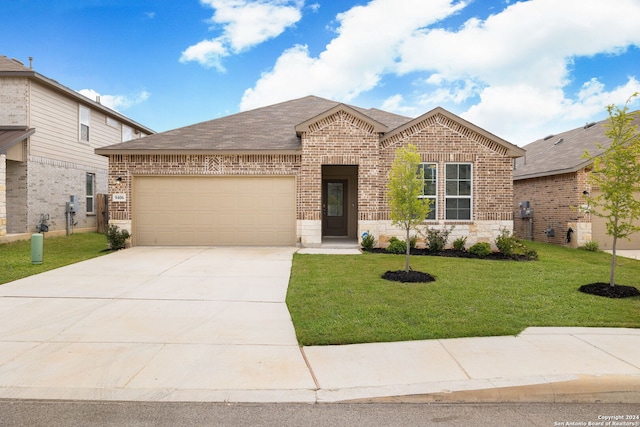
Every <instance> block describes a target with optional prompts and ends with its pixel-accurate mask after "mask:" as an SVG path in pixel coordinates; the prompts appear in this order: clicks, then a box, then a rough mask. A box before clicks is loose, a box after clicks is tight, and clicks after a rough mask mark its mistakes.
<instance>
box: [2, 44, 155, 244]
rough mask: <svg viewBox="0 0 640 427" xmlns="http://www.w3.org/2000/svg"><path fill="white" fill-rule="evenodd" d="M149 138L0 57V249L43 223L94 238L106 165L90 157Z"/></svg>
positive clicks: (51, 230) (136, 126) (118, 116)
mask: <svg viewBox="0 0 640 427" xmlns="http://www.w3.org/2000/svg"><path fill="white" fill-rule="evenodd" d="M151 133H153V131H152V130H150V129H148V128H146V127H144V126H142V125H140V124H138V123H136V122H134V121H132V120H130V119H128V118H127V117H125V116H123V115H121V114H119V113H117V112H115V111H113V110H111V109H109V108H107V107H105V106H103V105H101V104H100V103H99V102H95V101H92V100H90V99H88V98H86V97H84V96H82V95H80V94H79V93H77V92H75V91H73V90H71V89H69V88H67V87H65V86H63V85H61V84H60V83H58V82H56V81H54V80H51V79H50V78H47V77H45V76H43V75H41V74H38V73H37V72H35V71H34V70H33V69H32V68H30V67H29V68H27V67H25V66H24V65H23V64H22V63H21V62H19V61H17V60H15V59H9V58H7V57H6V56H0V242H3V241H9V240H16V239H20V238H26V237H28V236H30V234H31V233H34V232H36V230H37V227H38V226H39V225H40V224H42V223H43V222H44V224H46V225H47V226H48V230H49V233H50V234H64V233H66V232H67V229H69V230H70V231H73V230H76V231H88V230H92V231H95V230H96V222H97V218H96V216H97V214H98V213H99V212H97V204H96V195H97V194H99V193H104V194H106V193H107V174H108V161H107V159H105V158H104V157H103V156H99V155H96V154H95V153H94V150H95V149H96V148H98V147H102V146H105V145H111V144H115V143H118V142H122V141H126V140H128V139H132V138H140V137H141V136H144V135H148V134H151ZM71 196H75V200H76V203H75V205H74V206H72V207H71V206H70V207H67V202H70V201H71ZM68 210H69V211H70V210H73V211H75V212H69V213H68V212H67V211H68Z"/></svg>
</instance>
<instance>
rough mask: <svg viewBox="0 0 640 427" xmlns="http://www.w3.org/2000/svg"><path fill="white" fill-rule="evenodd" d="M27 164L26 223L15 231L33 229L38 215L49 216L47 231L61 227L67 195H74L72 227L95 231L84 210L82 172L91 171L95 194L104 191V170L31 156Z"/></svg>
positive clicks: (84, 192)
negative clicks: (76, 202)
mask: <svg viewBox="0 0 640 427" xmlns="http://www.w3.org/2000/svg"><path fill="white" fill-rule="evenodd" d="M27 167H28V170H29V178H28V183H27V186H28V189H27V191H28V207H27V222H26V224H25V225H24V226H25V229H24V230H22V231H15V232H23V233H24V232H28V233H30V232H33V231H34V230H35V227H36V225H37V224H38V223H39V222H40V215H41V214H48V215H49V222H48V223H49V231H56V230H60V231H62V230H65V229H66V217H65V207H66V202H68V201H69V196H71V195H74V196H77V197H78V202H79V206H78V208H77V213H76V215H75V216H74V221H75V222H77V225H75V226H74V229H75V230H76V231H88V230H91V229H94V230H95V228H96V226H97V223H96V216H95V215H88V214H87V210H86V209H87V206H86V174H87V173H93V174H95V176H96V178H95V186H96V194H99V193H106V192H107V171H106V170H104V169H97V168H92V167H88V166H83V165H77V164H74V163H68V162H61V161H57V160H51V159H45V158H39V157H35V156H30V158H29V162H28V165H27Z"/></svg>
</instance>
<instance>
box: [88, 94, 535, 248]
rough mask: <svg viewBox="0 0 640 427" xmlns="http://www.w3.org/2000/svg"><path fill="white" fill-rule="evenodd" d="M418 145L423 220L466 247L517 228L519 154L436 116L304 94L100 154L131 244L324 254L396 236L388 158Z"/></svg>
mask: <svg viewBox="0 0 640 427" xmlns="http://www.w3.org/2000/svg"><path fill="white" fill-rule="evenodd" d="M407 144H414V145H415V146H416V147H418V149H419V151H420V153H421V156H422V161H423V162H424V167H423V168H422V170H423V171H425V174H424V176H425V194H424V196H423V197H426V198H430V199H432V200H433V201H434V207H435V209H434V212H433V215H432V217H431V218H430V219H429V220H428V221H427V223H428V224H429V225H432V226H434V227H442V226H447V227H450V226H455V231H454V235H456V236H458V235H464V236H467V237H468V244H473V243H475V242H477V241H486V242H493V240H494V239H495V237H496V236H497V234H498V233H499V232H500V230H501V229H502V228H507V229H509V230H512V227H513V209H512V203H513V175H512V169H513V161H514V158H517V157H520V156H522V155H524V150H522V149H521V148H518V147H516V146H514V145H512V144H510V143H508V142H507V141H505V140H503V139H501V138H499V137H497V136H495V135H493V134H491V133H489V132H487V131H485V130H483V129H481V128H479V127H478V126H475V125H473V124H471V123H469V122H467V121H465V120H463V119H461V118H460V117H457V116H456V115H454V114H452V113H450V112H448V111H446V110H444V109H442V108H436V109H434V110H432V111H430V112H428V113H426V114H424V115H422V116H420V117H418V118H415V119H412V118H409V117H404V116H399V115H396V114H392V113H388V112H385V111H381V110H377V109H364V108H358V107H354V106H349V105H345V104H342V103H339V102H335V101H331V100H327V99H323V98H318V97H315V96H308V97H304V98H300V99H295V100H291V101H287V102H283V103H279V104H276V105H271V106H267V107H263V108H258V109H255V110H251V111H246V112H241V113H238V114H234V115H231V116H227V117H222V118H218V119H215V120H210V121H207V122H203V123H198V124H194V125H191V126H187V127H183V128H179V129H175V130H170V131H167V132H163V133H159V134H155V135H151V136H148V137H146V138H143V139H140V140H136V141H128V142H124V143H121V144H116V145H112V146H109V147H103V148H100V149H97V150H96V153H97V154H101V155H104V156H107V157H108V158H109V193H110V195H111V196H110V197H111V200H110V204H109V214H110V223H112V224H115V225H118V226H119V227H121V228H125V229H128V230H130V231H131V232H132V235H133V238H132V243H133V244H134V245H295V244H300V245H302V246H307V247H314V246H320V245H321V244H322V242H323V238H326V237H329V236H333V237H344V238H345V240H349V239H350V240H352V241H353V242H354V244H355V242H356V241H357V240H358V238H359V236H361V234H362V233H363V232H364V231H370V232H371V233H373V234H374V235H375V236H376V237H377V238H379V239H380V241H382V242H384V241H385V240H387V239H388V238H389V237H390V236H392V235H398V236H402V232H401V231H400V230H399V229H397V228H394V227H392V226H391V221H390V219H389V209H388V206H387V203H386V182H387V177H388V174H389V170H390V167H391V163H392V161H393V158H394V155H395V151H396V150H397V149H398V148H399V147H402V146H405V145H407Z"/></svg>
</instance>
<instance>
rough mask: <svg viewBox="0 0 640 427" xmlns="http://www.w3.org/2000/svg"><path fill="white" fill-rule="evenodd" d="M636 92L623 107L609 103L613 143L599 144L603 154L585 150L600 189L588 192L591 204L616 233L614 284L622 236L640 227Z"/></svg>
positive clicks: (611, 280)
mask: <svg viewBox="0 0 640 427" xmlns="http://www.w3.org/2000/svg"><path fill="white" fill-rule="evenodd" d="M635 96H638V93H635V94H633V95H632V96H631V97H630V98H629V99H628V100H627V102H626V104H625V105H624V107H622V108H619V107H617V106H614V105H609V106H608V107H607V112H608V113H609V122H608V123H607V125H606V126H607V131H606V135H607V137H609V139H610V140H611V146H609V148H605V147H603V146H601V145H600V144H598V148H599V149H601V150H604V151H603V152H602V153H601V154H599V155H591V154H589V152H588V151H585V154H584V156H583V157H584V158H586V159H589V160H592V161H593V169H592V171H591V174H590V175H589V182H590V183H591V184H592V185H593V187H595V188H597V189H599V190H600V192H599V194H597V195H590V194H588V195H586V196H585V198H586V200H587V204H588V206H589V207H590V210H591V213H592V214H593V215H596V216H599V217H603V218H605V220H606V223H605V224H606V227H607V234H608V235H609V236H612V237H613V244H612V246H611V249H612V252H613V256H612V257H611V274H610V277H609V285H610V286H614V277H615V268H616V243H617V241H618V239H621V238H628V236H629V235H630V234H632V233H635V232H637V231H640V227H639V226H637V225H635V224H637V222H636V221H637V220H638V219H640V200H638V199H637V198H636V197H637V194H638V191H640V186H639V183H640V133H639V132H638V129H637V126H635V125H634V124H633V120H634V116H635V115H636V114H637V112H636V113H629V111H628V106H629V102H630V101H631V99H632V98H633V97H635Z"/></svg>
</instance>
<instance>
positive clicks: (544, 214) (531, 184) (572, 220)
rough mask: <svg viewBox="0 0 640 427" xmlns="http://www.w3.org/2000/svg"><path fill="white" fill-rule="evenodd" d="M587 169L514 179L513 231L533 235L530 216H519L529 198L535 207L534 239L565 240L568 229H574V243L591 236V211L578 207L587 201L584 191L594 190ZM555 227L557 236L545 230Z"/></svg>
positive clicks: (577, 243) (574, 244)
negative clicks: (583, 195)
mask: <svg viewBox="0 0 640 427" xmlns="http://www.w3.org/2000/svg"><path fill="white" fill-rule="evenodd" d="M587 177H588V172H587V171H585V170H584V169H581V170H579V171H578V172H574V173H565V174H559V175H551V176H544V177H539V178H530V179H521V180H517V181H515V182H514V203H513V210H514V217H515V218H514V233H515V234H516V235H517V236H518V237H520V238H523V239H531V231H530V227H531V225H530V222H529V219H522V218H521V217H520V207H519V203H520V202H524V201H528V202H529V203H530V206H531V208H532V209H533V240H537V241H542V242H549V243H555V244H566V243H567V242H566V237H567V231H568V229H569V227H571V229H573V236H572V239H571V243H570V245H571V246H574V247H575V246H580V245H582V244H584V243H585V242H586V241H588V240H591V215H590V214H588V213H585V212H583V211H581V210H580V209H577V208H578V207H579V206H581V205H584V203H585V201H584V199H583V198H582V192H583V191H591V186H590V185H589V183H588V182H587ZM548 228H553V230H554V232H555V236H554V237H548V236H547V234H545V233H544V231H545V230H546V229H548Z"/></svg>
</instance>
